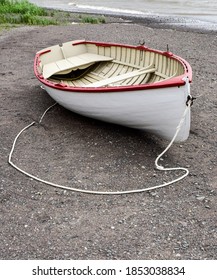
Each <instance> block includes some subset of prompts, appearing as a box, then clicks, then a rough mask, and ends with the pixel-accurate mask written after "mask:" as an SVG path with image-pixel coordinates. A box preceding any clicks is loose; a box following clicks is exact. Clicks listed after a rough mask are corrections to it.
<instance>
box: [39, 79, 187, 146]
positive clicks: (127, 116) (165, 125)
mask: <svg viewBox="0 0 217 280" xmlns="http://www.w3.org/2000/svg"><path fill="white" fill-rule="evenodd" d="M43 87H44V88H45V90H46V91H47V93H48V94H49V95H50V96H51V97H52V98H53V99H54V100H55V101H56V102H57V103H59V104H60V105H61V106H63V107H65V108H66V109H68V110H71V111H73V112H75V113H78V114H81V115H84V116H87V117H90V118H94V119H98V120H102V121H106V122H110V123H115V124H119V125H123V126H127V127H131V128H135V129H140V130H145V131H147V132H151V133H154V134H155V135H158V136H160V137H161V138H164V139H167V140H171V139H172V138H173V136H174V134H175V131H176V128H177V126H178V124H179V122H180V119H181V118H182V115H183V112H184V110H185V108H186V100H187V97H188V95H189V94H190V92H189V90H190V87H189V82H188V81H186V83H185V84H184V85H183V86H176V87H168V88H154V89H148V90H147V89H146V90H135V91H117V92H114V91H112V92H97V91H96V92H91V93H90V92H87V91H85V90H84V91H83V92H82V91H80V92H77V91H73V90H71V91H65V90H60V89H55V88H53V87H49V86H47V85H43ZM189 131H190V110H188V113H187V115H186V117H185V120H184V122H183V125H182V127H181V129H180V131H179V133H178V135H177V137H176V139H175V141H176V142H182V141H185V140H186V139H187V138H188V136H189Z"/></svg>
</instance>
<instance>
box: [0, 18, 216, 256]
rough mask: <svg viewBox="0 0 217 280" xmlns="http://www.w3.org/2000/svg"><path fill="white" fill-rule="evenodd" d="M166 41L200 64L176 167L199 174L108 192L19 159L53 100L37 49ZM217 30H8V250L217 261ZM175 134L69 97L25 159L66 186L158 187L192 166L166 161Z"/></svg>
mask: <svg viewBox="0 0 217 280" xmlns="http://www.w3.org/2000/svg"><path fill="white" fill-rule="evenodd" d="M82 38H85V39H87V40H98V41H112V42H119V43H127V44H135V45H137V44H139V42H140V41H143V40H144V41H145V43H146V45H147V46H149V47H152V48H156V49H161V50H163V49H165V50H166V46H167V44H168V45H169V47H170V51H172V52H174V53H175V54H177V55H179V56H182V57H183V58H185V59H186V60H187V61H188V62H189V63H190V64H191V66H192V68H193V83H192V87H191V89H192V95H193V96H194V97H196V98H197V99H196V100H195V102H194V105H193V107H192V124H191V134H190V137H189V139H188V140H187V141H186V142H185V143H182V144H175V145H174V146H173V147H172V148H171V149H170V150H169V151H168V153H167V156H166V157H164V159H163V161H162V164H163V165H164V166H172V167H173V166H177V165H178V166H184V167H187V168H189V171H190V175H189V176H188V177H187V178H186V179H184V180H183V181H180V182H178V183H176V184H174V185H172V186H169V187H165V188H163V189H158V190H155V191H151V192H145V193H139V194H131V195H122V196H107V195H106V196H99V195H87V194H80V193H75V192H70V191H62V190H57V189H55V188H53V187H50V186H47V185H44V184H41V183H39V182H36V181H33V180H31V179H29V178H28V177H26V176H24V175H23V174H21V173H19V172H17V171H16V170H15V169H13V168H12V167H11V166H10V165H9V164H8V162H7V159H8V154H9V152H10V149H11V146H12V143H13V140H14V137H15V136H16V134H17V133H18V132H19V131H20V130H21V129H22V128H23V127H24V126H26V125H27V124H29V123H30V122H32V121H37V120H38V119H39V117H40V116H41V114H42V113H43V112H44V110H45V109H46V108H47V107H48V106H49V105H51V104H53V102H54V101H53V100H52V99H51V98H50V97H49V96H48V95H47V94H46V93H45V92H44V91H43V90H42V89H41V88H40V86H39V82H38V81H37V79H36V78H35V76H34V73H33V60H34V55H35V53H36V52H37V51H38V50H40V49H42V48H44V47H47V46H50V45H53V44H58V43H61V42H66V41H69V40H74V39H82ZM216 38H217V37H216V33H214V32H213V33H201V32H190V31H181V30H177V31H176V32H174V30H171V29H161V28H151V27H150V26H148V27H147V26H145V25H144V24H139V25H137V24H124V23H122V24H118V23H113V24H112V23H109V24H104V25H103V24H101V25H88V24H85V25H84V24H83V25H82V24H81V25H71V26H48V27H20V28H16V29H12V30H10V31H5V32H3V33H2V34H1V35H0V50H1V51H0V61H1V65H0V83H1V87H0V96H1V103H0V107H1V118H0V128H1V142H0V150H1V153H0V157H1V161H0V174H1V180H0V183H1V185H0V207H1V208H0V209H1V212H0V213H1V228H0V239H1V243H0V258H1V259H216V257H217V247H216V205H217V199H216V188H217V183H216V182H217V176H216V174H217V169H216V152H217V147H216V123H217V103H216V90H215V88H216V83H217V70H216V53H217V52H216V50H217V47H216V44H217V41H216V40H217V39H216ZM167 144H168V143H167V142H166V141H164V140H161V139H159V138H157V137H155V136H153V135H150V134H145V133H142V132H140V131H137V130H132V129H128V128H124V127H120V126H116V125H112V124H107V123H103V122H99V121H95V120H91V119H88V118H84V117H82V116H79V115H76V114H73V113H72V112H69V111H67V110H65V109H64V108H62V107H60V106H56V107H55V108H53V110H52V111H50V112H49V113H48V114H47V115H46V117H45V119H44V121H43V123H42V125H36V126H34V127H32V128H31V129H30V130H29V131H28V132H25V133H24V134H23V136H22V137H21V139H20V141H19V142H18V143H17V147H16V150H15V153H14V157H13V161H14V162H15V163H17V164H18V165H19V166H20V167H22V168H23V169H25V170H26V171H28V172H30V173H32V174H34V175H36V176H39V177H41V178H44V179H46V180H50V181H53V182H56V183H59V184H64V185H67V186H73V187H78V188H86V189H94V190H103V191H108V190H112V191H115V190H127V189H134V188H143V187H145V186H153V185H156V184H160V183H162V182H164V181H167V180H170V179H171V178H174V176H175V177H176V176H178V175H180V174H179V173H178V172H176V173H175V174H172V173H169V172H167V173H163V174H161V172H158V171H156V170H155V169H154V160H155V158H156V156H157V155H158V154H159V153H160V152H161V151H162V150H163V149H164V148H165V147H166V145H167Z"/></svg>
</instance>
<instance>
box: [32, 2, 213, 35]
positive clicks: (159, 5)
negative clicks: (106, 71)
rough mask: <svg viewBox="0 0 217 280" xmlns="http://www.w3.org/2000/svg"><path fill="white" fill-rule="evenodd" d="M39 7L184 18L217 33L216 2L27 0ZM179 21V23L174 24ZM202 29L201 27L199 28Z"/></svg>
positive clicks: (135, 15) (187, 21) (121, 14)
mask: <svg viewBox="0 0 217 280" xmlns="http://www.w3.org/2000/svg"><path fill="white" fill-rule="evenodd" d="M30 2H32V3H35V4H37V5H39V6H43V7H50V8H54V9H61V10H67V11H71V12H80V13H82V12H83V13H96V14H105V15H120V16H129V17H132V16H133V17H138V18H144V17H147V16H156V15H157V16H160V17H164V16H169V17H172V18H174V24H177V22H178V21H179V20H178V19H179V18H180V17H181V18H185V23H187V24H189V25H191V26H192V27H193V25H194V26H195V27H196V25H197V26H199V27H201V26H203V27H205V28H206V29H210V30H217V1H216V0H134V1H131V2H130V1H125V0H116V1H113V0H111V1H108V0H92V1H91V0H71V1H70V0H30ZM177 20H178V21H177ZM200 25H201V26H200Z"/></svg>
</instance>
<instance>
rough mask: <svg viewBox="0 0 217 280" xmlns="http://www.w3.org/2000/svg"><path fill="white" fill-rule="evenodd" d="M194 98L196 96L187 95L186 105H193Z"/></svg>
mask: <svg viewBox="0 0 217 280" xmlns="http://www.w3.org/2000/svg"><path fill="white" fill-rule="evenodd" d="M195 99H196V97H193V96H191V95H188V97H187V100H186V106H188V107H191V106H192V105H193V103H194V100H195Z"/></svg>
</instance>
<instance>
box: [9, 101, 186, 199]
mask: <svg viewBox="0 0 217 280" xmlns="http://www.w3.org/2000/svg"><path fill="white" fill-rule="evenodd" d="M55 105H56V103H55V104H53V105H51V106H50V107H49V108H47V109H46V110H45V112H44V113H43V115H42V116H41V118H40V120H39V123H41V122H42V120H43V118H44V116H45V115H46V113H47V112H48V111H49V110H50V109H51V108H52V107H54V106H55ZM190 106H191V103H190V102H188V103H187V106H186V108H185V111H184V113H183V116H182V118H181V120H180V122H179V124H178V126H177V128H176V132H175V135H174V137H173V138H172V140H171V141H170V143H169V144H168V146H167V147H166V149H165V150H164V151H163V152H162V153H161V154H160V155H159V156H158V157H157V158H156V160H155V166H156V168H157V169H158V170H160V171H171V170H182V171H184V172H185V173H184V174H183V175H181V176H180V177H178V178H176V179H174V180H172V181H169V182H166V183H163V184H161V185H157V186H152V187H147V188H143V189H135V190H127V191H108V192H104V191H94V190H84V189H79V188H73V187H67V186H63V185H59V184H55V183H53V182H50V181H46V180H43V179H40V178H38V177H36V176H34V175H32V174H30V173H28V172H26V171H24V170H23V169H21V168H19V167H18V166H17V165H15V164H14V163H13V161H12V155H13V152H14V149H15V146H16V142H17V140H18V138H19V137H20V135H21V134H22V133H23V132H24V131H25V130H27V129H29V128H30V127H31V126H33V125H35V123H36V122H32V123H30V124H29V125H27V126H26V127H24V128H23V129H22V130H21V131H20V132H19V133H18V134H17V136H16V137H15V139H14V142H13V145H12V148H11V151H10V154H9V158H8V162H9V164H10V165H11V166H13V167H14V168H15V169H17V170H18V171H19V172H21V173H23V174H25V175H26V176H28V177H30V178H32V179H34V180H36V181H39V182H41V183H44V184H47V185H50V186H52V187H55V188H59V189H63V190H69V191H74V192H81V193H86V194H100V195H119V194H130V193H139V192H144V191H150V190H154V189H158V188H162V187H165V186H168V185H171V184H173V183H175V182H178V181H180V180H182V179H184V178H185V177H186V176H187V175H188V174H189V171H188V169H187V168H184V167H175V168H164V167H163V166H161V165H159V164H158V161H159V160H160V158H161V157H162V156H163V155H164V154H165V153H166V152H167V151H168V149H169V148H170V147H171V146H172V144H173V142H174V141H175V139H176V137H177V135H178V133H179V131H180V129H181V127H182V125H183V122H184V120H185V116H186V114H187V112H188V110H190Z"/></svg>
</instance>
